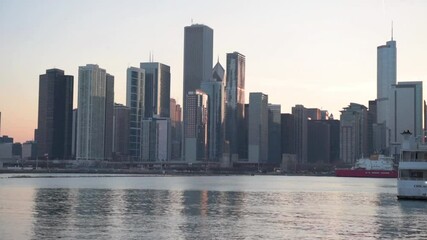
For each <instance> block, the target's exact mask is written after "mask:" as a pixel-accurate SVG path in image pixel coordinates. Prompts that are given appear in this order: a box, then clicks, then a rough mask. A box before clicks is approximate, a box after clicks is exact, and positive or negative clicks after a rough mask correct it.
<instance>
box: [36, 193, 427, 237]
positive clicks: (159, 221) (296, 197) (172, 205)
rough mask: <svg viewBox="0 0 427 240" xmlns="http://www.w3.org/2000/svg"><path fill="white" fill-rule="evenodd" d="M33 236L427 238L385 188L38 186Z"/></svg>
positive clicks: (418, 209) (406, 204) (416, 215)
mask: <svg viewBox="0 0 427 240" xmlns="http://www.w3.org/2000/svg"><path fill="white" fill-rule="evenodd" d="M32 212H33V219H34V220H33V227H32V232H33V234H32V239H58V238H61V239H142V238H143V239H203V238H206V239H246V238H250V239H259V238H263V239H294V238H307V239H313V238H326V239H342V238H359V239H370V238H383V239H393V238H417V239H420V238H427V235H426V232H425V229H426V228H427V218H426V213H427V204H426V203H425V202H413V201H397V200H396V197H395V195H394V194H390V193H381V192H378V193H375V194H373V193H366V192H365V193H363V192H262V191H258V192H255V191H254V192H236V191H230V192H227V191H199V190H183V191H180V190H147V189H72V188H71V189H68V188H64V189H62V188H42V189H36V191H35V194H34V206H33V210H32Z"/></svg>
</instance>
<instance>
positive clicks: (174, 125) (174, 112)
mask: <svg viewBox="0 0 427 240" xmlns="http://www.w3.org/2000/svg"><path fill="white" fill-rule="evenodd" d="M170 112H171V113H170V119H171V139H172V142H171V145H172V150H171V159H172V160H180V159H181V148H182V115H181V114H182V113H181V112H182V110H181V105H179V104H176V100H175V99H173V98H171V99H170Z"/></svg>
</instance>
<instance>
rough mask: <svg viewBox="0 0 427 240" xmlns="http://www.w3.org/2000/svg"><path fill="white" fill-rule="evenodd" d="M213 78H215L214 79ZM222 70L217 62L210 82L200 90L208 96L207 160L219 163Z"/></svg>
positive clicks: (221, 150)
mask: <svg viewBox="0 0 427 240" xmlns="http://www.w3.org/2000/svg"><path fill="white" fill-rule="evenodd" d="M214 77H215V78H214ZM223 80H224V68H222V66H221V64H220V63H219V62H218V63H217V64H216V65H215V67H214V69H213V72H212V79H211V81H207V82H202V84H201V90H202V91H203V92H205V93H206V94H207V95H208V99H209V101H208V116H209V118H208V149H209V155H208V159H209V160H210V161H220V159H221V158H222V156H223V145H224V115H225V105H224V104H225V103H224V82H223Z"/></svg>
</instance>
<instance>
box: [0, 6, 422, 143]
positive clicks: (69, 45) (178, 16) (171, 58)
mask: <svg viewBox="0 0 427 240" xmlns="http://www.w3.org/2000/svg"><path fill="white" fill-rule="evenodd" d="M392 21H393V26H394V39H395V40H396V41H397V81H398V82H399V81H425V80H427V1H424V0H418V1H417V0H413V1H409V0H393V1H392V0H390V1H387V0H354V1H351V0H323V1H318V0H295V1H286V0H277V1H275V0H270V1H259V0H257V1H254V0H234V1H233V0H231V1H230V0H216V1H197V0H182V1H176V0H157V1H148V0H147V1H145V0H135V1H130V0H120V1H110V0H73V1H68V0H39V1H33V0H30V1H24V0H0V111H1V113H2V123H1V135H9V136H12V137H14V138H15V141H18V142H24V141H27V140H32V139H33V138H34V129H35V128H37V112H38V82H39V75H40V74H44V73H45V71H46V69H50V68H60V69H63V70H64V71H65V74H67V75H73V76H74V85H75V87H74V107H77V82H78V77H77V75H78V74H77V73H78V67H79V66H83V65H86V64H98V65H99V66H100V67H101V68H104V69H106V70H107V72H108V73H110V74H112V75H114V76H115V102H117V103H123V104H124V103H125V99H126V69H127V68H128V67H130V66H135V67H138V66H139V63H140V62H146V61H149V54H150V52H152V53H153V55H154V61H158V62H161V63H164V64H167V65H169V66H171V97H173V98H175V99H177V101H178V102H182V85H183V82H182V81H183V79H182V78H183V51H184V50H183V46H184V27H185V26H188V25H191V23H192V22H193V23H199V24H205V25H208V26H210V27H211V28H212V29H213V30H214V51H213V55H214V64H215V63H216V62H217V60H218V59H219V61H220V63H221V64H222V65H223V66H224V67H225V65H226V53H229V52H233V51H238V52H240V53H242V54H244V55H245V56H246V96H247V97H246V102H248V100H249V97H248V96H249V92H263V93H266V94H268V98H269V102H270V103H274V104H281V106H282V112H283V113H289V112H291V108H292V106H294V105H296V104H303V105H304V106H305V107H310V108H320V109H323V110H328V111H329V112H330V113H333V114H334V116H335V118H336V119H339V115H340V110H342V109H343V108H344V107H346V106H347V105H348V104H349V103H350V102H355V103H360V104H364V105H365V106H367V105H368V101H369V100H373V99H375V98H376V61H377V59H376V54H377V53H376V48H377V46H380V45H384V44H385V43H386V41H388V40H390V39H391V22H392Z"/></svg>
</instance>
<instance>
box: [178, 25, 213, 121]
mask: <svg viewBox="0 0 427 240" xmlns="http://www.w3.org/2000/svg"><path fill="white" fill-rule="evenodd" d="M212 61H213V30H212V28H210V27H208V26H205V25H202V24H193V25H191V26H187V27H185V28H184V78H183V82H184V87H183V99H184V112H185V111H186V110H185V107H186V104H185V103H186V96H187V93H188V92H194V91H196V89H200V86H201V83H202V82H204V81H209V80H210V79H211V77H212V65H213V62H212ZM184 120H185V119H184ZM184 122H185V121H184Z"/></svg>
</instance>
